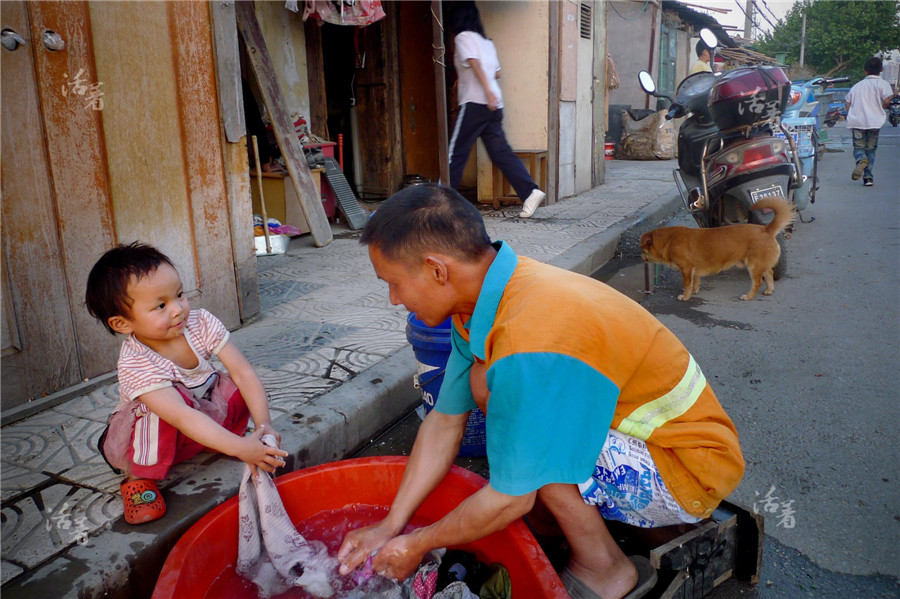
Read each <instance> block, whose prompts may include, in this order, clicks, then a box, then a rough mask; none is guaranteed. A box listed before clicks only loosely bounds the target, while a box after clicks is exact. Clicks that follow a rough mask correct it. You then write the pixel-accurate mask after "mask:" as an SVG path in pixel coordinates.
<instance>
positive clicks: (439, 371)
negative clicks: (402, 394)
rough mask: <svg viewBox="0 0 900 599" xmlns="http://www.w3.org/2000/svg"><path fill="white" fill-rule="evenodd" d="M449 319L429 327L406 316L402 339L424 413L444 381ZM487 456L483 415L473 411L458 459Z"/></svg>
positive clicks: (412, 317) (448, 340)
mask: <svg viewBox="0 0 900 599" xmlns="http://www.w3.org/2000/svg"><path fill="white" fill-rule="evenodd" d="M450 327H451V324H450V319H449V318H448V319H447V320H445V321H444V322H442V323H441V324H440V326H437V327H429V326H428V325H426V324H425V323H424V322H422V321H421V320H419V319H418V318H416V317H415V315H414V314H410V315H409V316H407V317H406V338H407V339H408V340H409V342H410V344H411V345H412V347H413V353H414V354H415V355H416V362H418V368H417V369H416V377H415V381H414V384H415V386H416V388H419V389H421V390H422V405H423V407H424V408H425V413H428V412H430V411H431V408H433V407H434V402H435V401H437V398H438V392H439V391H440V390H441V384H442V383H443V382H444V371H445V370H446V369H447V360H448V359H449V358H450V351H451V345H450ZM486 453H487V450H486V445H485V429H484V413H483V412H482V411H481V410H479V409H477V408H476V409H474V410H472V411H471V412H470V413H469V422H468V424H466V432H465V433H464V434H463V440H462V444H461V445H460V448H459V456H460V457H463V458H475V457H482V456H484V455H485V454H486Z"/></svg>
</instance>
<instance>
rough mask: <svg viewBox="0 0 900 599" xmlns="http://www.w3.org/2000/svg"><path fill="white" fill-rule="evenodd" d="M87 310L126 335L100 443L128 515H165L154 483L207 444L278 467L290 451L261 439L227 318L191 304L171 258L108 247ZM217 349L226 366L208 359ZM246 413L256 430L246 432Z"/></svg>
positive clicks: (260, 396)
mask: <svg viewBox="0 0 900 599" xmlns="http://www.w3.org/2000/svg"><path fill="white" fill-rule="evenodd" d="M85 296H86V297H85V300H86V301H85V303H86V305H87V309H88V311H89V312H90V313H91V315H92V316H94V317H95V318H96V319H97V320H99V321H100V322H102V323H103V324H104V325H105V326H106V328H107V329H108V330H109V331H110V332H111V333H113V334H115V333H121V334H123V335H128V338H127V339H125V341H124V342H123V343H122V349H121V351H120V352H119V363H118V375H119V394H120V397H121V401H120V403H119V406H118V407H117V408H116V410H115V412H114V413H113V414H112V416H111V417H110V421H109V425H108V426H107V427H106V430H105V431H104V432H103V435H102V436H101V437H100V441H99V443H98V446H99V449H100V453H101V454H103V457H104V458H105V459H106V461H107V463H109V465H110V466H112V468H113V469H114V470H116V471H120V472H124V473H125V474H127V478H126V480H125V482H123V483H122V485H121V487H120V490H121V493H122V500H123V501H124V503H125V521H126V522H128V523H129V524H141V523H143V522H150V521H152V520H156V519H158V518H161V517H162V516H163V514H165V513H166V506H165V503H164V502H163V499H162V496H161V495H160V493H159V488H158V486H157V481H158V480H161V479H164V478H165V477H166V474H167V473H168V471H169V468H170V467H171V466H172V465H174V464H178V463H180V462H183V461H185V460H187V459H190V458H191V457H193V456H195V455H197V454H198V453H200V452H201V451H203V450H204V449H206V450H211V451H218V452H221V453H224V454H227V455H230V456H234V457H237V458H239V459H240V460H242V461H243V462H246V463H247V464H248V465H249V466H250V468H251V470H252V471H253V475H254V476H255V475H256V474H257V471H256V469H257V468H261V469H262V470H265V471H266V472H274V470H275V468H276V467H278V466H282V465H284V460H283V459H282V457H283V456H286V455H287V452H285V451H282V450H281V449H279V448H277V447H269V446H267V445H265V444H264V443H262V442H261V441H260V437H262V435H263V434H271V435H273V436H274V437H275V438H276V439H277V440H278V443H279V444H280V443H281V436H280V435H279V434H278V433H277V432H276V431H275V430H274V429H273V428H272V423H271V418H270V416H269V407H268V402H267V399H266V392H265V389H264V388H263V385H262V382H261V381H260V380H259V377H258V376H257V375H256V373H255V372H254V370H253V367H252V366H251V365H250V363H249V362H248V361H247V360H246V358H244V356H243V355H242V354H241V352H240V351H239V350H238V349H237V347H235V345H234V344H233V343H232V342H231V341H230V340H229V338H228V337H229V333H228V331H227V330H226V329H225V326H224V325H223V324H222V322H221V321H219V320H218V319H217V318H216V317H215V316H213V315H212V314H210V313H209V312H207V311H206V310H202V309H201V310H191V309H190V305H189V303H188V300H187V298H186V297H185V295H184V286H183V285H182V283H181V278H180V277H179V276H178V272H177V271H176V270H175V267H174V266H173V265H172V261H171V260H169V258H168V257H166V255H165V254H163V253H162V252H160V251H159V250H157V249H156V248H154V247H151V246H149V245H146V244H143V243H139V242H134V243H131V244H127V245H125V244H122V245H119V246H117V247H115V248H113V249H111V250H109V251H108V252H106V253H105V254H104V255H103V256H102V257H101V258H100V260H98V261H97V263H96V264H95V265H94V267H93V268H92V269H91V272H90V275H89V276H88V282H87V292H86V294H85ZM213 355H215V356H217V357H218V358H219V360H220V361H221V362H222V364H223V365H224V366H225V368H226V369H227V373H225V372H219V371H217V370H216V369H214V368H213V366H212V364H211V363H210V359H211V357H212V356H213ZM250 417H252V418H253V422H254V423H255V424H256V430H255V431H254V433H253V434H252V435H249V436H246V437H245V436H243V435H244V432H246V428H247V421H248V419H249V418H250Z"/></svg>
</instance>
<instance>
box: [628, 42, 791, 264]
mask: <svg viewBox="0 0 900 599" xmlns="http://www.w3.org/2000/svg"><path fill="white" fill-rule="evenodd" d="M700 36H701V38H702V39H703V41H704V42H706V44H707V45H708V46H710V47H711V48H715V46H716V43H717V40H716V38H715V35H714V34H713V33H712V32H711V31H709V30H708V29H704V30H703V31H701V33H700ZM638 78H639V81H640V84H641V87H642V88H643V90H644V91H645V92H646V93H648V94H650V95H652V96H654V97H657V98H665V99H667V100H669V101H670V102H671V107H670V108H669V111H668V113H667V114H666V117H665V118H666V119H667V120H670V119H674V118H680V117H687V118H685V120H684V121H683V122H682V124H681V126H680V127H679V130H678V168H676V169H675V170H674V171H673V177H674V179H675V184H676V186H677V187H678V192H679V194H680V195H681V198H682V201H683V202H684V205H685V207H686V208H687V210H688V211H689V212H690V214H691V216H693V217H694V220H696V221H697V224H698V225H700V226H701V227H719V226H724V225H731V224H740V223H757V224H768V223H769V222H770V221H771V220H772V217H773V214H772V213H771V212H769V211H761V210H754V209H753V205H754V204H755V203H756V202H757V201H759V200H760V199H762V198H765V197H772V196H778V197H783V198H785V199H787V200H788V201H791V199H792V192H793V190H794V189H796V188H797V187H799V186H800V185H801V184H802V178H801V175H800V166H799V162H797V161H796V160H795V159H792V157H791V153H790V149H791V147H790V144H792V140H791V139H790V138H786V139H782V138H778V137H775V136H774V135H773V129H774V128H775V127H778V126H779V125H780V116H781V114H782V113H783V111H784V108H785V106H786V105H787V102H788V97H789V95H790V81H789V80H788V78H787V76H786V75H785V74H784V72H783V71H782V70H781V69H780V68H777V67H768V66H757V67H749V68H741V69H735V70H732V71H729V72H728V73H725V74H722V75H718V76H717V75H715V74H713V73H710V72H700V73H695V74H693V75H689V76H688V77H686V78H685V79H684V80H683V81H682V82H681V83H680V84H679V85H678V88H677V89H676V92H675V97H672V96H670V95H668V94H663V93H660V92H658V91H657V90H656V85H655V83H654V81H653V78H652V77H651V76H650V74H649V73H648V72H646V71H642V72H641V73H640V74H639V76H638ZM794 156H796V152H795V153H794ZM784 238H785V235H784V234H779V236H778V242H779V245H781V249H782V255H781V258H780V259H779V261H778V264H777V265H776V267H775V269H774V270H775V278H776V279H779V278H781V276H783V275H784V273H785V271H786V252H785V247H784Z"/></svg>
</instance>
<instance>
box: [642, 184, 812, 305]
mask: <svg viewBox="0 0 900 599" xmlns="http://www.w3.org/2000/svg"><path fill="white" fill-rule="evenodd" d="M766 208H768V209H771V210H773V211H774V212H775V217H774V218H773V219H772V222H771V223H769V224H768V225H751V224H747V225H729V226H727V227H716V228H713V229H692V228H688V227H662V228H660V229H655V230H653V231H648V232H647V233H644V234H643V235H641V257H642V258H643V259H644V261H645V262H660V263H662V264H666V265H668V266H671V267H673V268H677V269H678V270H679V271H681V277H682V279H683V284H684V292H683V293H682V294H681V295H679V296H678V299H679V300H682V301H687V300H689V299H691V294H693V293H697V292H698V291H700V277H703V276H706V275H714V274H716V273H719V272H722V271H723V270H725V269H728V268H731V267H733V266H739V267H742V268H746V269H747V272H749V273H750V280H751V281H752V285H751V287H750V291H749V292H747V294H746V295H742V296H741V299H742V300H752V299H753V298H754V296H756V292H757V291H758V290H759V287H760V285H761V284H762V281H763V279H765V280H766V290H765V291H763V295H772V292H773V291H775V281H774V273H773V271H772V268H773V267H774V266H775V264H776V263H777V262H778V258H779V256H781V248H780V247H778V242H777V241H776V240H775V236H776V235H778V233H780V232H781V230H782V229H784V228H785V227H786V226H788V224H790V222H791V221H792V220H794V209H793V207H792V206H791V205H790V204H789V203H788V202H787V201H785V200H784V199H782V198H765V199H762V200H760V201H758V202H757V203H756V204H755V205H754V207H753V209H754V210H762V209H766Z"/></svg>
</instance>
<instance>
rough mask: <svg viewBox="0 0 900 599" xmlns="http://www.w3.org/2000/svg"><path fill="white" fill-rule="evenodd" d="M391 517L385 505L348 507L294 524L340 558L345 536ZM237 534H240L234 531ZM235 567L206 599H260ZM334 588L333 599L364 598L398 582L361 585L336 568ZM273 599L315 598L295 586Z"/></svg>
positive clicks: (376, 580) (375, 580)
mask: <svg viewBox="0 0 900 599" xmlns="http://www.w3.org/2000/svg"><path fill="white" fill-rule="evenodd" d="M387 514H388V508H387V507H386V506H374V505H360V504H354V505H349V506H346V507H344V508H341V509H337V510H326V511H322V512H319V513H318V514H315V515H313V516H310V517H309V518H307V519H306V520H301V521H300V522H295V523H294V525H295V526H296V527H297V531H298V532H299V533H300V534H301V535H303V537H304V538H305V539H306V540H307V541H322V542H323V543H324V544H325V546H326V547H327V548H328V555H330V556H332V557H336V556H337V552H338V549H340V547H341V543H342V542H343V541H344V536H345V535H346V534H347V533H348V532H350V531H351V530H354V529H357V528H360V527H363V526H369V525H371V524H375V523H377V522H380V521H381V520H383V519H384V518H385V517H386V516H387ZM425 524H426V523H424V522H423V523H417V522H415V521H413V522H411V523H410V524H407V525H406V528H405V529H404V530H403V534H407V533H409V532H412V531H413V530H415V529H416V528H420V527H422V526H425ZM235 534H237V533H236V532H235ZM234 568H235V564H233V563H232V564H229V565H228V567H227V568H225V570H223V571H222V574H220V575H219V577H218V578H216V580H215V581H214V582H213V584H212V586H211V587H210V588H209V590H208V591H207V593H206V599H259V597H260V595H259V593H258V591H257V588H256V585H254V584H253V583H252V582H250V581H249V580H247V579H245V578H244V577H242V576H240V575H238V574H237V572H235V570H234ZM330 581H331V586H332V587H333V588H334V590H335V594H334V595H333V596H332V599H361V598H362V597H375V596H378V595H381V594H382V593H384V592H385V591H388V590H390V589H391V588H392V587H399V583H397V582H394V581H392V580H389V579H386V578H383V577H381V576H374V577H372V578H371V579H370V580H368V581H366V582H365V583H363V584H361V585H357V583H356V582H355V581H354V580H353V574H352V573H351V574H349V575H347V576H341V575H340V574H338V572H337V568H335V569H334V571H333V572H332V573H331V575H330ZM271 599H315V596H314V595H311V594H309V593H308V592H307V591H305V590H303V589H302V588H300V587H293V588H291V589H288V590H287V591H285V592H284V593H281V594H279V595H274V596H273V597H272V598H271Z"/></svg>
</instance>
